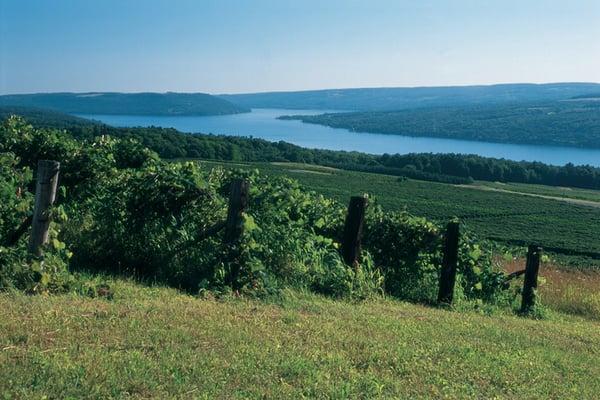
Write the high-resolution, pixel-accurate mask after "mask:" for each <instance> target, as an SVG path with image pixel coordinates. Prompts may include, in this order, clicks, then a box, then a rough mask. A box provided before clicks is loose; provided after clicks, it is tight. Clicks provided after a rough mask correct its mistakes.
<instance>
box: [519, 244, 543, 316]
mask: <svg viewBox="0 0 600 400" xmlns="http://www.w3.org/2000/svg"><path fill="white" fill-rule="evenodd" d="M541 257H542V248H541V247H540V246H535V245H530V246H529V248H528V249H527V262H526V264H525V279H524V280H523V298H522V301H521V312H524V313H527V312H529V311H531V310H532V309H533V307H534V306H535V290H536V289H537V285H538V272H539V270H540V259H541Z"/></svg>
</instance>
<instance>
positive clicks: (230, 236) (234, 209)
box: [223, 179, 250, 285]
mask: <svg viewBox="0 0 600 400" xmlns="http://www.w3.org/2000/svg"><path fill="white" fill-rule="evenodd" d="M249 190H250V184H249V183H248V181H245V180H243V179H236V180H234V181H233V182H232V183H231V191H230V193H229V208H228V209H227V220H226V222H225V234H224V236H223V237H224V242H225V245H227V246H229V251H230V258H231V259H232V260H231V261H232V264H233V267H232V270H231V272H230V275H229V278H228V281H229V283H230V284H231V285H233V284H234V283H235V281H236V280H237V277H238V274H239V272H240V265H239V260H236V258H237V256H236V251H237V249H236V248H235V247H236V246H237V245H238V244H239V241H240V239H241V237H242V233H243V231H244V219H243V212H244V211H245V210H246V208H247V207H248V192H249Z"/></svg>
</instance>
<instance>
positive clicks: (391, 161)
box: [25, 115, 600, 189]
mask: <svg viewBox="0 0 600 400" xmlns="http://www.w3.org/2000/svg"><path fill="white" fill-rule="evenodd" d="M25 116H26V117H27V115H25ZM39 120H40V118H39V116H38V118H37V120H36V121H37V122H36V125H39V124H40V121H39ZM51 122H52V123H56V124H58V127H60V128H67V129H68V130H69V131H70V132H71V134H73V136H75V137H77V138H87V139H90V138H93V137H96V136H99V135H111V136H115V137H126V138H134V139H136V140H138V141H139V142H141V143H142V144H143V145H144V146H145V147H148V148H150V149H152V150H154V151H156V152H157V153H158V154H159V155H160V156H161V157H163V158H168V159H176V158H202V159H207V160H223V161H258V162H298V163H307V164H317V165H325V166H331V167H336V168H341V169H347V170H354V171H364V172H373V173H382V174H389V175H396V176H406V177H409V178H414V179H421V180H429V181H438V182H444V183H457V184H462V183H469V182H471V181H472V180H473V179H475V180H482V181H500V182H518V183H534V184H543V185H550V186H572V187H579V188H586V189H600V168H595V167H592V166H589V165H585V166H575V165H573V164H567V165H565V166H553V165H547V164H544V163H540V162H525V161H520V162H518V161H510V160H504V159H496V158H488V157H480V156H476V155H462V154H431V153H421V154H406V155H400V154H394V155H390V154H383V155H372V154H365V153H359V152H346V151H332V150H317V149H307V148H303V147H300V146H296V145H293V144H290V143H286V142H276V143H273V142H269V141H266V140H263V139H254V138H247V137H238V136H220V135H205V134H194V135H191V134H184V133H181V132H179V131H177V130H175V129H172V128H158V127H148V128H114V127H110V126H107V125H101V124H95V123H90V124H88V125H82V124H79V123H77V124H72V125H71V126H68V125H69V123H68V122H65V121H62V122H61V121H59V120H58V119H56V118H54V119H53V120H52V121H51ZM59 122H60V123H59ZM78 122H79V121H78ZM42 125H46V126H47V125H51V124H49V123H46V124H42Z"/></svg>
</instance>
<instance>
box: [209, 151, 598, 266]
mask: <svg viewBox="0 0 600 400" xmlns="http://www.w3.org/2000/svg"><path fill="white" fill-rule="evenodd" d="M205 164H206V165H207V166H214V165H227V164H222V163H219V164H216V163H212V162H205ZM233 166H235V167H236V168H258V169H259V170H261V171H264V172H265V173H267V174H273V175H286V176H290V177H293V178H295V179H298V180H299V181H300V182H301V183H302V184H304V185H305V186H306V187H308V188H309V189H312V190H315V191H317V192H320V193H323V194H324V195H327V196H330V197H333V198H335V199H337V200H339V201H341V202H347V201H348V199H349V197H350V196H352V195H357V194H362V193H369V194H370V195H374V196H375V198H376V199H377V201H378V202H379V203H380V204H381V205H382V206H383V207H384V208H387V209H390V210H401V209H406V210H407V211H409V212H410V213H412V214H415V215H419V216H425V217H428V218H431V219H433V220H436V221H439V222H443V221H446V220H448V219H450V218H452V217H454V216H457V217H459V218H460V219H461V221H462V222H463V224H464V226H465V227H466V228H467V229H469V230H471V231H473V232H474V233H476V234H477V235H478V236H479V237H481V238H486V239H492V240H494V241H497V242H499V243H502V244H508V245H519V246H520V245H526V244H528V243H538V244H540V245H542V246H543V247H544V248H545V249H546V251H548V252H550V253H552V255H553V257H554V258H556V260H557V262H559V263H564V264H570V265H575V266H578V267H595V268H598V267H600V240H599V238H600V192H595V191H591V190H583V189H566V188H557V187H550V186H540V185H519V184H508V185H503V184H494V183H490V182H487V183H484V182H477V183H476V185H472V186H471V187H469V188H467V187H461V186H456V185H450V184H444V183H436V182H425V181H417V180H411V179H407V180H404V181H399V180H398V178H397V177H393V176H388V175H380V174H370V173H362V172H353V171H342V170H336V169H332V168H327V167H319V166H310V165H305V164H290V163H276V164H267V163H247V164H235V165H233ZM478 187H479V189H478ZM481 187H482V188H483V189H485V188H496V189H503V190H506V191H513V192H521V193H529V194H535V195H544V196H552V197H558V198H561V199H563V200H565V199H566V200H568V199H581V200H586V201H592V202H595V201H598V205H597V207H595V206H590V205H581V204H573V203H570V202H568V201H560V200H555V199H547V198H540V197H532V196H525V195H522V194H519V193H507V192H501V191H491V190H480V189H481Z"/></svg>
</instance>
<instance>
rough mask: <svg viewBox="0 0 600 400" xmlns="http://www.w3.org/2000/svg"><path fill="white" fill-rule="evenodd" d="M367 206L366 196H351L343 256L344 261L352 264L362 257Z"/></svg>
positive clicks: (343, 240)
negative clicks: (361, 246)
mask: <svg viewBox="0 0 600 400" xmlns="http://www.w3.org/2000/svg"><path fill="white" fill-rule="evenodd" d="M366 208H367V198H366V197H362V196H354V197H351V198H350V204H349V205H348V214H347V215H346V223H345V225H344V237H343V239H342V257H343V259H344V262H345V263H346V264H348V265H350V266H355V265H357V264H358V261H359V259H360V241H361V237H362V230H363V225H364V221H365V211H366Z"/></svg>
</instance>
